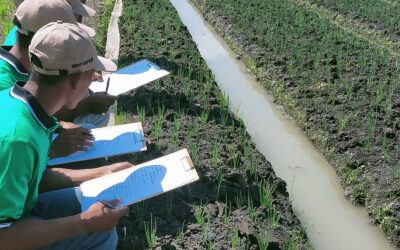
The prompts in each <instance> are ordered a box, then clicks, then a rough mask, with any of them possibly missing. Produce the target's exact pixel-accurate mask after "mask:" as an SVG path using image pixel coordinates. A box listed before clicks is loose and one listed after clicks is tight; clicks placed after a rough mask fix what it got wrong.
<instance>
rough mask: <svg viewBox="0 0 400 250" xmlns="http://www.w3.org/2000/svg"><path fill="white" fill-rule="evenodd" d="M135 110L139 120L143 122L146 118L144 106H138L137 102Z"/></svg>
mask: <svg viewBox="0 0 400 250" xmlns="http://www.w3.org/2000/svg"><path fill="white" fill-rule="evenodd" d="M136 110H137V112H138V116H139V121H140V122H141V123H144V120H145V118H146V107H145V106H139V104H137V106H136Z"/></svg>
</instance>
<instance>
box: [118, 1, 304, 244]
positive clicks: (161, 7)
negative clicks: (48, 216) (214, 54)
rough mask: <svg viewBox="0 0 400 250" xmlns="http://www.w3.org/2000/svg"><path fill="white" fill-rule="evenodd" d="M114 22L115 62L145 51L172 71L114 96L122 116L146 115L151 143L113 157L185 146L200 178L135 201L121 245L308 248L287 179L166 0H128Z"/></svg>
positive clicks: (141, 157) (122, 227) (153, 154)
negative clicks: (274, 166)
mask: <svg viewBox="0 0 400 250" xmlns="http://www.w3.org/2000/svg"><path fill="white" fill-rule="evenodd" d="M120 30H121V46H120V58H119V67H122V66H125V65H129V64H131V63H134V62H136V61H138V60H140V59H143V58H147V59H149V60H150V61H152V62H154V63H156V64H158V65H159V66H160V67H162V68H164V69H166V70H168V71H169V72H171V75H169V76H167V77H164V78H163V79H162V80H160V81H156V82H153V83H149V84H147V85H145V86H143V87H141V88H139V89H137V90H135V91H133V92H130V93H127V94H125V95H122V96H120V98H119V100H118V116H119V117H120V118H119V119H121V117H123V120H124V121H123V122H124V123H129V122H137V121H141V122H142V123H143V128H144V131H145V138H146V144H147V148H148V149H147V151H145V152H141V153H138V154H133V155H128V156H121V157H115V158H113V159H111V161H121V160H129V161H131V162H133V163H135V164H139V163H142V162H145V161H148V160H151V159H154V158H157V157H160V156H163V155H166V154H168V153H172V152H174V151H176V150H179V149H181V148H187V149H188V150H189V153H190V154H191V157H192V159H193V161H194V164H195V167H196V169H197V171H198V174H199V176H200V180H199V181H197V182H195V183H193V184H190V185H188V186H185V187H182V188H180V189H177V190H174V191H172V192H169V193H166V194H163V195H160V196H157V197H155V198H152V199H149V200H146V201H144V202H141V203H138V204H135V205H134V206H133V207H132V209H131V213H130V216H129V217H128V218H124V219H123V220H122V221H121V222H120V224H119V225H118V234H119V244H118V249H145V248H156V249H235V248H236V249H308V248H310V247H309V245H308V243H307V237H306V235H305V233H304V230H302V228H301V225H300V222H299V220H298V219H297V218H296V216H295V215H294V212H293V210H292V207H291V204H290V200H289V198H288V193H287V191H286V183H285V182H284V181H282V180H281V179H279V178H278V177H277V176H276V175H275V173H274V171H273V169H272V167H271V164H270V163H269V162H268V161H267V160H266V159H265V157H264V156H263V155H262V154H261V153H260V152H258V151H257V150H256V148H255V145H254V143H253V142H252V141H251V138H250V136H249V135H248V134H247V132H246V130H245V127H244V124H243V123H242V122H241V121H239V120H238V119H237V118H236V117H235V116H234V114H233V113H231V112H230V111H229V107H228V102H227V99H226V98H225V97H224V95H222V94H221V92H220V90H219V89H218V87H217V85H216V82H215V80H214V78H213V76H212V74H211V72H210V70H209V69H208V67H207V65H206V64H205V62H204V61H203V59H202V58H201V56H200V54H199V52H198V50H197V48H196V45H195V43H194V42H193V41H192V39H191V37H190V34H189V32H188V31H187V29H186V27H184V26H183V24H182V23H181V21H180V20H179V17H178V15H177V13H176V11H175V9H174V8H173V7H172V5H171V4H170V3H169V2H168V1H167V0H146V1H144V0H142V1H140V0H138V1H135V0H126V1H124V11H123V15H122V17H121V19H120ZM260 187H263V189H260ZM149 228H156V230H155V231H156V233H155V240H154V241H155V243H154V245H153V244H152V242H153V241H152V240H149V239H148V238H147V237H146V236H151V233H149V232H150V231H151V230H149ZM146 233H147V235H146ZM150 238H151V237H150Z"/></svg>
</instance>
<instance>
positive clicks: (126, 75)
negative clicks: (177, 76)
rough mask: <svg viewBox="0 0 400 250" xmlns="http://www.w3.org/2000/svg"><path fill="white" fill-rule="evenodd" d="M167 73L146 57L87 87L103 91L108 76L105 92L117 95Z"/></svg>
mask: <svg viewBox="0 0 400 250" xmlns="http://www.w3.org/2000/svg"><path fill="white" fill-rule="evenodd" d="M168 74H169V72H168V71H166V70H163V69H161V68H160V67H158V66H157V65H156V64H154V63H152V62H150V61H149V60H147V59H143V60H141V61H139V62H137V63H134V64H132V65H129V66H126V67H124V68H122V69H119V70H118V71H116V72H114V73H112V74H109V75H106V76H104V77H103V80H104V81H103V82H98V81H94V82H92V84H91V85H90V86H89V89H90V90H91V91H93V92H95V93H96V92H104V91H105V90H106V89H107V80H108V78H110V85H109V87H108V92H107V93H108V94H110V95H115V96H117V95H120V94H123V93H125V92H128V91H130V90H133V89H136V88H138V87H140V86H142V85H144V84H146V83H149V82H152V81H154V80H157V79H159V78H161V77H163V76H166V75H168Z"/></svg>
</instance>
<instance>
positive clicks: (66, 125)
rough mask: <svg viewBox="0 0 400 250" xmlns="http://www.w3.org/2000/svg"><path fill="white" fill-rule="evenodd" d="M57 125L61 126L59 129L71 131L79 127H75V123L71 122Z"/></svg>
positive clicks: (62, 122)
mask: <svg viewBox="0 0 400 250" xmlns="http://www.w3.org/2000/svg"><path fill="white" fill-rule="evenodd" d="M59 123H60V125H61V127H62V128H63V129H72V128H79V127H80V126H79V125H77V124H75V123H72V122H64V121H60V122H59Z"/></svg>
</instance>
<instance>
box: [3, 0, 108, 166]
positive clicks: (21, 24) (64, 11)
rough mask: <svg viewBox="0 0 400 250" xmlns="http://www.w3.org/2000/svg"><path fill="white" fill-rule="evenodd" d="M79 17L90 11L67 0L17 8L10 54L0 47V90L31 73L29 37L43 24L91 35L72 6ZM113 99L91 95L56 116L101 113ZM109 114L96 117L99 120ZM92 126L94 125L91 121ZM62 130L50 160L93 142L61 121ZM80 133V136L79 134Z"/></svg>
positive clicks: (29, 1)
mask: <svg viewBox="0 0 400 250" xmlns="http://www.w3.org/2000/svg"><path fill="white" fill-rule="evenodd" d="M71 6H73V8H74V9H75V11H76V13H79V14H80V15H93V14H94V10H92V9H90V8H89V7H87V6H85V5H83V4H81V3H80V1H78V0H76V1H72V0H70V4H68V3H67V2H66V1H65V0H26V1H25V2H23V3H22V4H20V6H19V7H18V9H17V11H16V14H15V18H14V23H15V24H16V26H17V27H18V32H17V43H16V44H15V45H14V46H13V47H12V49H11V50H10V52H8V51H6V50H4V49H1V48H0V90H3V89H6V88H10V87H11V86H12V85H14V83H16V82H17V81H20V82H19V84H20V85H23V84H24V82H26V81H27V79H28V77H29V71H30V70H31V66H30V62H29V52H28V47H29V44H30V41H31V39H32V37H33V34H34V33H35V32H36V31H37V30H38V29H40V28H41V27H42V26H44V25H45V24H47V23H49V22H52V21H57V20H61V21H63V22H68V23H74V24H76V25H79V26H80V27H81V28H82V29H84V30H85V31H87V32H88V34H89V35H90V36H94V34H95V31H94V30H93V29H92V28H90V27H87V26H85V25H82V24H78V23H77V22H76V20H75V16H74V13H73V9H72V7H71ZM115 99H116V97H114V96H108V95H107V96H106V95H104V94H101V93H100V94H96V95H91V96H90V97H88V98H85V99H84V100H83V101H82V102H80V103H79V105H78V106H79V107H78V108H75V109H74V110H72V111H70V110H66V109H64V110H62V111H61V112H60V113H58V114H57V115H56V116H57V117H58V118H59V119H60V120H68V121H71V120H72V119H73V118H74V117H77V116H78V115H80V114H86V113H103V112H105V111H106V110H107V109H108V107H109V106H110V105H112V104H113V103H114V101H115ZM107 115H109V114H100V115H99V116H101V117H100V119H101V121H102V120H103V119H105V118H104V117H105V116H107ZM93 124H94V125H98V124H96V123H95V121H94V122H93ZM62 126H63V128H65V129H67V130H64V131H63V132H62V133H60V136H59V137H57V139H56V140H55V141H54V144H53V147H52V149H51V151H50V157H51V158H54V157H61V156H66V155H69V154H71V153H74V152H76V151H78V150H80V151H82V150H85V149H86V147H87V146H89V145H90V144H91V143H90V141H91V140H93V138H92V137H91V136H88V134H90V133H89V130H87V129H84V128H80V127H78V126H76V125H74V124H69V123H65V122H62ZM82 134H83V135H82Z"/></svg>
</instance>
